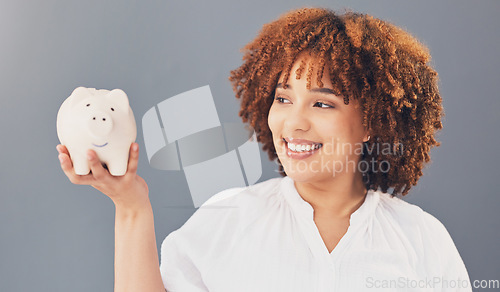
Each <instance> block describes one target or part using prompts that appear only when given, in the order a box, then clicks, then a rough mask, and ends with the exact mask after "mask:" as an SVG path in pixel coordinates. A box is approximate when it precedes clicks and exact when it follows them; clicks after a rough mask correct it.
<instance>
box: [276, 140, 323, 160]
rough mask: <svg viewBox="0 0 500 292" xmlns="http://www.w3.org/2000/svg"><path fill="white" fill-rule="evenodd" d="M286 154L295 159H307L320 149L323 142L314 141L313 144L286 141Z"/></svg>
mask: <svg viewBox="0 0 500 292" xmlns="http://www.w3.org/2000/svg"><path fill="white" fill-rule="evenodd" d="M284 143H285V148H286V154H287V156H288V157H290V158H293V159H305V158H308V157H310V156H311V155H313V154H314V153H316V152H317V151H318V149H320V148H321V147H322V146H323V144H321V143H313V144H294V143H290V142H287V141H284Z"/></svg>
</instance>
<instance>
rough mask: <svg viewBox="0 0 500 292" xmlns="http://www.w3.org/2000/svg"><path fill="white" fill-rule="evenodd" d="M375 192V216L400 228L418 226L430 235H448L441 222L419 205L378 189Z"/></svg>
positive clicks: (409, 229) (411, 228)
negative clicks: (376, 195) (377, 197)
mask: <svg viewBox="0 0 500 292" xmlns="http://www.w3.org/2000/svg"><path fill="white" fill-rule="evenodd" d="M377 193H378V195H379V197H380V200H379V204H378V206H377V210H376V212H375V214H376V216H377V215H378V216H379V217H385V218H387V219H390V220H391V221H393V222H397V224H398V225H399V226H400V227H401V228H402V230H408V231H412V230H415V229H416V228H418V229H420V230H425V231H426V232H427V233H431V234H432V235H441V236H442V235H449V234H448V231H447V229H446V227H445V226H444V225H443V223H442V222H441V221H440V220H439V219H437V218H436V217H435V216H434V215H431V214H430V213H428V212H427V211H425V210H423V209H422V208H421V207H420V206H417V205H415V204H412V203H409V202H407V201H405V200H403V199H401V198H399V197H397V196H392V195H390V194H388V193H384V192H380V191H378V192H377ZM429 235H430V234H429Z"/></svg>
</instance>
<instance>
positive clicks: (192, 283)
mask: <svg viewBox="0 0 500 292" xmlns="http://www.w3.org/2000/svg"><path fill="white" fill-rule="evenodd" d="M176 233H177V231H173V232H171V233H170V234H169V235H168V236H167V237H166V238H165V240H164V241H163V243H162V245H161V264H160V272H161V277H162V280H163V285H164V286H165V289H166V291H167V292H184V291H186V292H208V289H207V287H206V286H205V284H204V283H203V280H202V278H201V274H200V271H199V270H198V269H197V268H196V266H195V265H194V264H193V262H192V261H191V259H190V258H189V257H188V256H187V255H186V254H184V253H183V252H182V249H179V248H178V246H177V242H176Z"/></svg>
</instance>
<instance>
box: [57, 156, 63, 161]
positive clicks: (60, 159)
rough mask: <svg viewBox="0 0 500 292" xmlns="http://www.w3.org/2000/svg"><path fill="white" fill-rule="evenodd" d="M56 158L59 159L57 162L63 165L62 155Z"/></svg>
mask: <svg viewBox="0 0 500 292" xmlns="http://www.w3.org/2000/svg"><path fill="white" fill-rule="evenodd" d="M57 158H59V162H61V163H63V161H64V160H63V157H62V155H58V156H57Z"/></svg>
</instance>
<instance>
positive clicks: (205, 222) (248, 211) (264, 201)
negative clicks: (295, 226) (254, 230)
mask: <svg viewBox="0 0 500 292" xmlns="http://www.w3.org/2000/svg"><path fill="white" fill-rule="evenodd" d="M282 179H283V178H281V177H278V178H271V179H268V180H265V181H262V182H259V183H256V184H253V185H250V186H246V187H234V188H229V189H226V190H223V191H220V192H218V193H216V194H214V195H213V196H212V197H210V198H209V199H208V200H207V201H206V202H205V203H203V204H202V205H201V206H200V208H198V210H196V211H195V212H194V213H193V214H192V215H191V217H190V218H189V219H188V220H187V221H186V222H185V223H184V224H183V225H182V226H181V227H180V228H179V229H177V230H175V231H173V232H171V233H170V234H169V235H168V237H173V236H175V237H179V238H178V240H182V241H184V240H185V241H192V240H200V239H202V238H211V239H213V238H214V235H215V234H217V235H220V236H223V237H226V236H228V235H229V234H231V235H234V234H236V233H237V232H238V231H239V230H242V229H243V228H244V227H245V226H246V225H248V224H250V223H251V222H252V221H253V220H254V219H255V218H258V217H259V216H260V215H261V214H262V212H267V211H270V208H269V207H270V206H272V205H273V202H276V201H278V200H279V199H278V194H279V186H280V183H281V181H282ZM221 233H224V235H222V234H221ZM212 241H213V240H212Z"/></svg>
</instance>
